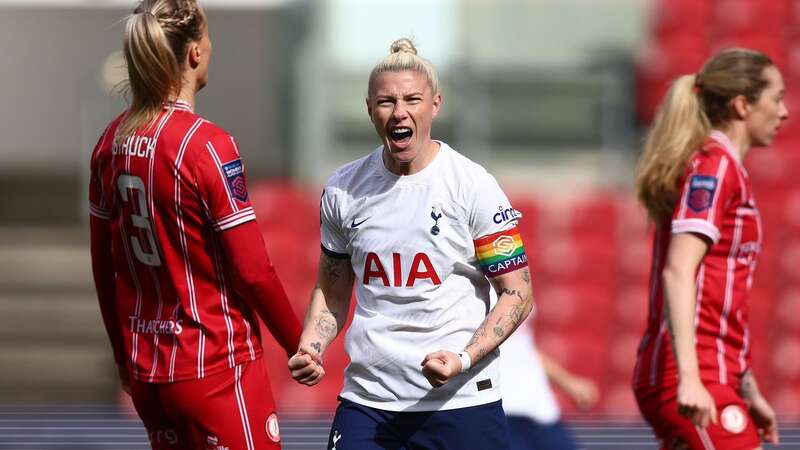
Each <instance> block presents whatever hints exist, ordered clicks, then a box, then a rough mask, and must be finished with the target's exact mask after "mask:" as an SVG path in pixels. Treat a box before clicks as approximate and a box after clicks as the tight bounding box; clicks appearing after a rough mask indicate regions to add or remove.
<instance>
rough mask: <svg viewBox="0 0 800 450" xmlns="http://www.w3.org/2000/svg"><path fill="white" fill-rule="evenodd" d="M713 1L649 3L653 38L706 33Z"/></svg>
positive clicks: (712, 9)
mask: <svg viewBox="0 0 800 450" xmlns="http://www.w3.org/2000/svg"><path fill="white" fill-rule="evenodd" d="M714 1H715V0H657V1H654V2H651V3H650V5H651V9H650V14H649V28H650V30H651V33H652V34H653V35H655V36H659V37H663V36H669V35H674V34H682V35H687V34H696V35H698V36H703V37H704V38H705V35H706V34H707V33H708V30H709V28H710V25H711V23H712V22H713V20H714V16H713V13H714Z"/></svg>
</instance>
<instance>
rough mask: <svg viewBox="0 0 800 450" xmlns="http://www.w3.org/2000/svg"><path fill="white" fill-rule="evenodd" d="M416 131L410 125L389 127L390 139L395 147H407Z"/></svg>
mask: <svg viewBox="0 0 800 450" xmlns="http://www.w3.org/2000/svg"><path fill="white" fill-rule="evenodd" d="M413 135H414V132H413V131H412V130H411V128H409V127H392V128H390V129H389V140H390V141H391V142H392V144H393V146H395V147H400V148H403V147H406V146H407V145H408V144H409V143H410V142H411V137H412V136H413Z"/></svg>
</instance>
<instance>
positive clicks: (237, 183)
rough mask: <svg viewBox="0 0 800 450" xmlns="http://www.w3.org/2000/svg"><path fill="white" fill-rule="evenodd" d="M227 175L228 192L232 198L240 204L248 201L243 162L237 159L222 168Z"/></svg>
mask: <svg viewBox="0 0 800 450" xmlns="http://www.w3.org/2000/svg"><path fill="white" fill-rule="evenodd" d="M222 171H223V173H224V174H225V181H226V182H227V183H228V190H229V191H230V193H231V196H232V197H233V198H235V199H236V200H239V201H240V202H246V201H247V185H246V184H245V182H244V165H242V160H241V159H237V160H236V161H231V162H229V163H227V164H225V165H223V166H222Z"/></svg>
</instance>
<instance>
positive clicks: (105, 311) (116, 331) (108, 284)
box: [89, 215, 125, 367]
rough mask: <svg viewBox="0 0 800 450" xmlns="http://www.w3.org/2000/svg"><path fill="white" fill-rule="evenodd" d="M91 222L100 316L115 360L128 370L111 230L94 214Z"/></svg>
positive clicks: (95, 284) (92, 249)
mask: <svg viewBox="0 0 800 450" xmlns="http://www.w3.org/2000/svg"><path fill="white" fill-rule="evenodd" d="M89 220H90V222H89V223H90V225H89V226H90V234H91V252H92V274H93V275H94V286H95V289H96V290H97V300H98V302H99V303H100V313H101V314H102V316H103V324H104V325H105V327H106V333H108V337H109V339H110V340H111V348H112V350H113V352H114V361H115V362H116V363H117V365H118V366H120V367H125V347H124V345H123V340H122V328H121V327H120V326H119V321H118V318H117V303H116V287H115V281H114V277H115V274H116V272H115V270H114V259H113V256H112V254H111V227H110V225H109V222H108V221H107V220H104V219H101V218H98V217H96V216H94V215H92V217H91V218H90V219H89Z"/></svg>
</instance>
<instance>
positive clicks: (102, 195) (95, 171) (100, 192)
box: [89, 126, 112, 219]
mask: <svg viewBox="0 0 800 450" xmlns="http://www.w3.org/2000/svg"><path fill="white" fill-rule="evenodd" d="M111 128H112V127H111V126H109V128H108V129H106V131H105V132H104V133H103V136H101V137H100V141H99V142H98V143H97V146H96V147H95V149H94V151H93V152H92V161H91V165H90V176H89V213H90V214H91V215H92V216H94V217H97V218H100V219H110V218H111V212H112V211H111V204H110V203H109V201H108V199H107V198H106V189H105V187H104V186H103V178H102V174H103V168H104V167H103V160H102V158H101V154H100V150H101V149H102V148H103V147H104V146H106V145H107V144H108V143H107V142H106V140H107V139H110V138H111V137H110V134H111V132H110V129H111Z"/></svg>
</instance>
